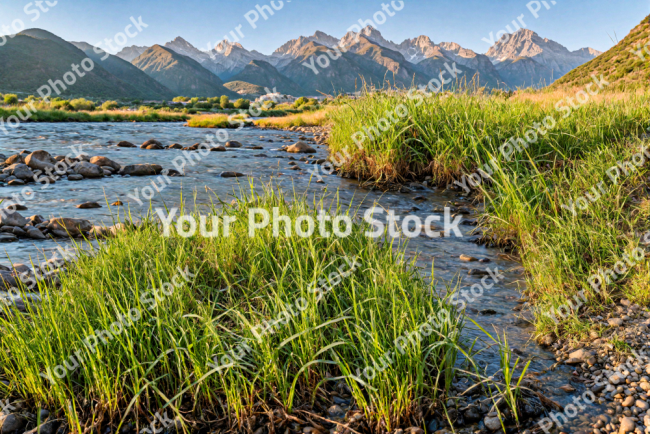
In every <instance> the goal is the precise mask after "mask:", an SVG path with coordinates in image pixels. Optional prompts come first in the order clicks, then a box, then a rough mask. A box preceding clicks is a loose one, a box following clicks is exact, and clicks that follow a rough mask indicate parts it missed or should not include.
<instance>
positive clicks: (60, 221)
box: [47, 218, 93, 236]
mask: <svg viewBox="0 0 650 434" xmlns="http://www.w3.org/2000/svg"><path fill="white" fill-rule="evenodd" d="M47 228H48V229H49V230H51V231H58V232H60V233H61V232H62V233H63V234H70V235H72V236H76V235H80V234H81V233H82V232H88V231H89V230H91V229H92V228H93V225H92V224H91V223H90V222H89V221H88V220H83V219H72V218H55V219H52V220H50V222H49V223H48V225H47Z"/></svg>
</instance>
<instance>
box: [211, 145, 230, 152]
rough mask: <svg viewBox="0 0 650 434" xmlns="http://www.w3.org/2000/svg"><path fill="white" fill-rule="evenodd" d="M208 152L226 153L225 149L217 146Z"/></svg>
mask: <svg viewBox="0 0 650 434" xmlns="http://www.w3.org/2000/svg"><path fill="white" fill-rule="evenodd" d="M210 152H226V148H225V147H223V146H221V145H219V146H215V147H214V148H211V149H210Z"/></svg>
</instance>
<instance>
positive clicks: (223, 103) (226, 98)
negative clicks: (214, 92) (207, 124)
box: [219, 95, 230, 109]
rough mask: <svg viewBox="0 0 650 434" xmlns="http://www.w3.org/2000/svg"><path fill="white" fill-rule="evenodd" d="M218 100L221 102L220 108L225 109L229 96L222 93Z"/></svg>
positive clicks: (228, 102)
mask: <svg viewBox="0 0 650 434" xmlns="http://www.w3.org/2000/svg"><path fill="white" fill-rule="evenodd" d="M219 102H220V103H221V108H223V109H226V108H228V107H229V106H230V98H228V97H227V96H226V95H222V96H221V98H220V99H219Z"/></svg>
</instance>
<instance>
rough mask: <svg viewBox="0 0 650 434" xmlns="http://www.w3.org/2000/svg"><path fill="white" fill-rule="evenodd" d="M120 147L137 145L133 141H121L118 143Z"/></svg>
mask: <svg viewBox="0 0 650 434" xmlns="http://www.w3.org/2000/svg"><path fill="white" fill-rule="evenodd" d="M116 146H117V147H118V148H135V147H136V146H135V145H134V144H133V143H131V142H126V141H124V140H123V141H121V142H119V143H118V144H117V145H116Z"/></svg>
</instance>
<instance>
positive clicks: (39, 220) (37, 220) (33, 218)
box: [27, 214, 45, 225]
mask: <svg viewBox="0 0 650 434" xmlns="http://www.w3.org/2000/svg"><path fill="white" fill-rule="evenodd" d="M27 220H29V221H30V223H31V224H33V225H38V224H41V223H43V222H44V221H45V219H44V218H43V216H40V215H38V214H34V215H33V216H30V217H27Z"/></svg>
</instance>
